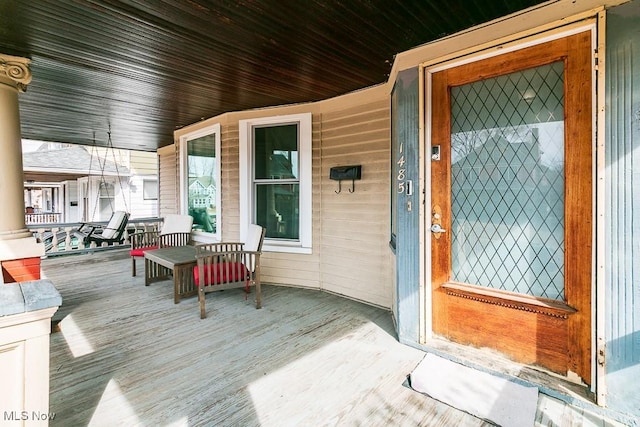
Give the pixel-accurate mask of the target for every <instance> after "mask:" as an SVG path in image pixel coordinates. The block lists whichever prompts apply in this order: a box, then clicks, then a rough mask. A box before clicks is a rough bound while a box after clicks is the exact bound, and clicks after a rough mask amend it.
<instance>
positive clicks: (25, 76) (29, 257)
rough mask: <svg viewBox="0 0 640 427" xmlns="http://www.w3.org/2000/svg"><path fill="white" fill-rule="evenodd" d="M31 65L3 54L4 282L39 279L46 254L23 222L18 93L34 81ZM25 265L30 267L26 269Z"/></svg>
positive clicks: (0, 171) (0, 185)
mask: <svg viewBox="0 0 640 427" xmlns="http://www.w3.org/2000/svg"><path fill="white" fill-rule="evenodd" d="M29 62H30V61H29V60H28V59H26V58H18V57H15V56H8V55H3V54H0V153H2V155H1V156H0V200H2V209H0V264H2V275H3V278H4V281H5V282H15V281H21V280H33V279H39V278H40V272H39V269H40V263H39V260H40V256H42V255H44V245H43V244H41V243H37V242H36V239H35V238H34V237H33V236H32V234H31V232H29V230H28V229H27V226H26V225H25V219H24V214H25V211H24V177H23V171H22V138H21V135H20V112H19V108H18V92H24V91H25V90H26V87H27V85H28V84H29V82H30V81H31V70H29ZM36 259H37V261H36ZM36 262H37V270H38V271H37V274H36V272H35V271H34V270H35V267H34V263H36ZM26 265H28V266H29V267H28V268H26V269H25V266H26ZM16 268H17V270H16ZM14 271H20V272H21V273H20V274H19V275H17V273H14ZM25 271H26V272H27V273H26V274H23V273H24V272H25ZM18 276H19V277H18ZM36 276H37V277H36Z"/></svg>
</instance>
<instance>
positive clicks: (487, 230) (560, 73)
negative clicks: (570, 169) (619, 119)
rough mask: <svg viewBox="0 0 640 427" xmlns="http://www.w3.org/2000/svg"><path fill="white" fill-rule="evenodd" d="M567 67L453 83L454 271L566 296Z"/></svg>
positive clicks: (461, 278)
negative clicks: (565, 69)
mask: <svg viewBox="0 0 640 427" xmlns="http://www.w3.org/2000/svg"><path fill="white" fill-rule="evenodd" d="M563 77H564V69H563V63H562V62H557V63H553V64H550V65H545V66H542V67H537V68H532V69H529V70H525V71H521V72H517V73H512V74H507V75H503V76H499V77H496V78H491V79H486V80H482V81H479V82H475V83H470V84H466V85H464V86H460V87H454V88H452V90H451V103H452V106H451V180H452V182H451V196H452V198H451V200H452V202H451V208H452V243H451V255H452V257H451V258H452V279H453V280H454V281H457V282H463V283H473V284H478V285H481V286H486V287H491V288H496V289H502V290H506V291H511V292H517V293H522V294H527V295H533V296H538V297H544V298H551V299H556V300H563V299H564V105H563V102H564V82H563Z"/></svg>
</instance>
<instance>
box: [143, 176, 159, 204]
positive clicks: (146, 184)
mask: <svg viewBox="0 0 640 427" xmlns="http://www.w3.org/2000/svg"><path fill="white" fill-rule="evenodd" d="M142 195H143V197H144V200H158V181H157V180H155V179H153V180H151V179H145V180H143V181H142Z"/></svg>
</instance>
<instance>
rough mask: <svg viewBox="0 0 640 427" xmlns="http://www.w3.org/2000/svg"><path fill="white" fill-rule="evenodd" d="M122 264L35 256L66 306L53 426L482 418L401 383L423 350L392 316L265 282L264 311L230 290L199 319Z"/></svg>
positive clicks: (578, 418)
mask: <svg viewBox="0 0 640 427" xmlns="http://www.w3.org/2000/svg"><path fill="white" fill-rule="evenodd" d="M128 267H129V258H128V253H127V251H113V252H102V253H94V254H88V255H76V256H69V257H55V258H48V259H45V260H43V263H42V272H43V276H44V277H46V278H48V279H50V280H52V281H53V282H54V283H56V285H57V287H58V289H59V291H60V293H61V294H62V297H63V301H64V304H63V305H62V306H61V307H60V309H59V311H58V312H57V313H56V314H55V316H54V318H53V333H52V335H51V359H50V362H51V364H50V372H51V393H50V395H51V400H50V412H51V414H52V415H54V416H53V418H52V419H51V420H50V425H51V426H66V425H96V426H101V425H104V426H113V425H166V426H199V425H245V426H251V425H262V426H270V425H272V426H282V425H385V426H386V425H412V426H413V425H429V426H449V425H459V426H482V425H491V424H489V423H487V422H485V421H483V420H481V419H478V418H475V417H473V416H471V415H469V414H467V413H464V412H462V411H458V410H456V409H453V408H451V407H449V406H447V405H445V404H443V403H440V402H438V401H435V400H433V399H430V398H428V397H425V396H423V395H421V394H419V393H417V392H415V391H413V390H411V389H410V388H408V387H407V386H406V385H403V384H404V383H405V381H406V377H407V375H408V374H410V373H411V371H412V370H413V369H414V368H415V367H416V365H417V364H418V363H419V362H420V361H421V360H422V358H423V357H424V355H425V353H424V352H423V351H421V350H418V349H416V348H412V347H409V346H406V345H403V344H400V343H399V342H398V339H397V336H396V333H395V328H394V325H393V320H392V315H391V312H390V311H388V310H385V309H381V308H377V307H374V306H371V305H367V304H363V303H360V302H357V301H353V300H351V299H347V298H343V297H339V296H336V295H333V294H331V293H327V292H321V291H318V290H310V289H302V288H291V287H284V286H275V285H267V286H264V287H263V301H264V302H263V304H264V305H263V308H262V309H261V310H255V308H254V306H253V300H252V295H249V297H248V298H247V299H245V298H244V294H243V291H242V290H240V289H236V290H229V291H224V292H218V293H215V294H209V295H208V296H207V298H208V300H209V301H210V302H209V303H208V305H209V310H210V315H209V316H208V317H207V318H206V319H205V320H200V319H199V317H198V304H197V299H196V298H195V297H194V298H187V299H184V300H183V301H181V302H180V303H179V304H174V303H173V298H172V289H171V285H170V282H166V283H164V282H160V283H155V284H153V285H151V286H149V287H145V286H144V279H143V278H142V277H141V276H138V277H131V275H130V272H129V268H128ZM107 278H108V280H107ZM441 344H442V345H446V343H444V342H443V343H441ZM467 356H470V357H473V356H474V355H473V354H472V353H468V354H467ZM477 356H478V354H477V355H476V357H477ZM482 357H484V358H487V359H486V360H489V359H490V358H491V357H492V356H491V355H490V354H488V353H485V354H483V355H482ZM494 362H496V361H494ZM496 363H497V362H496ZM606 415H607V414H606V413H604V412H603V411H602V410H601V409H598V408H597V407H596V406H594V405H589V404H587V405H586V406H585V405H584V404H582V403H580V402H577V404H575V405H573V406H572V405H569V404H567V403H564V402H561V401H560V400H556V399H554V398H552V397H549V396H548V395H545V394H543V393H540V394H539V398H538V410H537V414H536V425H540V426H548V425H554V426H569V425H584V426H611V425H619V424H618V423H617V422H615V421H611V420H607V418H606Z"/></svg>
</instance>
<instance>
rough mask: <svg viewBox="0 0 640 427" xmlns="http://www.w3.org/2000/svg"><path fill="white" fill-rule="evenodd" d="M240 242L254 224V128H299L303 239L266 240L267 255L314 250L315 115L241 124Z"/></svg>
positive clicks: (260, 119) (258, 120)
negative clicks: (313, 143)
mask: <svg viewBox="0 0 640 427" xmlns="http://www.w3.org/2000/svg"><path fill="white" fill-rule="evenodd" d="M238 124H239V133H240V135H239V136H240V239H241V240H242V241H245V240H246V237H247V229H248V226H249V224H250V223H252V222H254V221H255V215H254V211H255V187H254V185H253V171H254V158H253V148H252V146H253V144H252V139H253V128H254V127H255V126H260V127H265V126H267V127H268V126H281V125H288V124H297V125H298V131H299V138H300V139H299V141H298V150H299V167H300V171H299V174H300V175H299V176H300V177H299V181H300V184H299V185H300V206H299V209H300V215H299V218H300V219H299V221H300V224H299V226H300V238H299V240H298V241H283V240H279V239H268V238H265V240H264V244H263V246H262V248H263V250H264V251H270V252H288V253H302V254H310V253H311V249H312V225H313V221H312V209H313V205H312V193H311V192H312V188H313V187H312V185H311V184H312V183H311V177H312V174H311V171H312V169H311V166H312V164H311V156H312V115H311V113H302V114H290V115H285V116H272V117H263V118H256V119H247V120H240V121H239V122H238Z"/></svg>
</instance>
